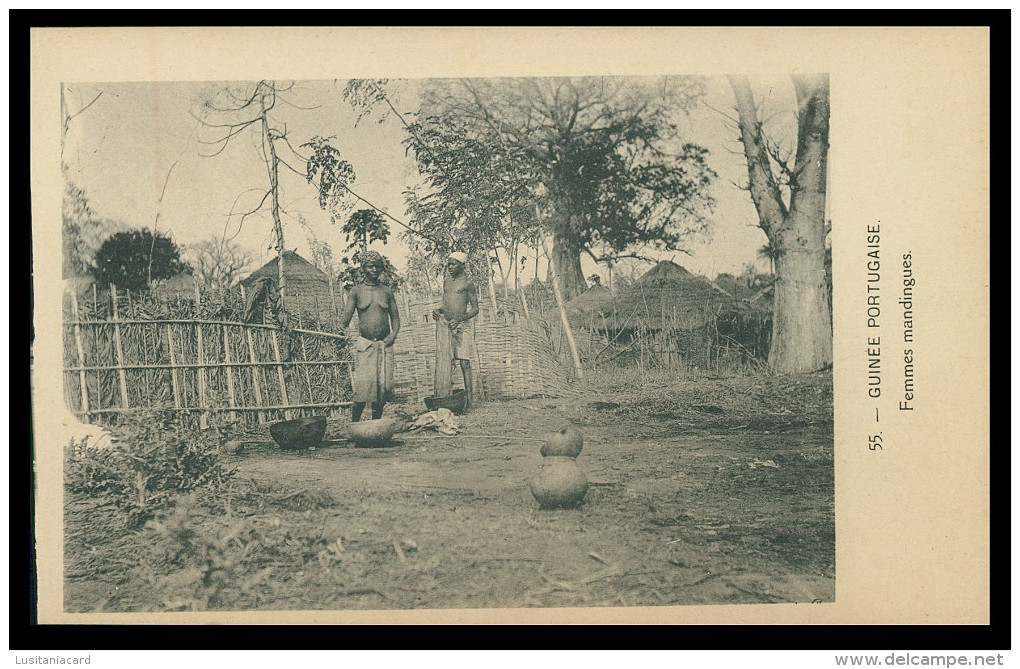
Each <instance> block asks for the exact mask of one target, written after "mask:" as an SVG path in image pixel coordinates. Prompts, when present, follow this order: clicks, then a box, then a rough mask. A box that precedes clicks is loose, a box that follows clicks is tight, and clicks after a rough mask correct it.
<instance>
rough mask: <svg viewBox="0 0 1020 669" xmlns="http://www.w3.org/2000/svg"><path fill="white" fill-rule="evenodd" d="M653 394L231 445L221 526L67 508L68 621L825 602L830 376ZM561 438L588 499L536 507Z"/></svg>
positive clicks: (610, 388) (213, 520) (641, 390)
mask: <svg viewBox="0 0 1020 669" xmlns="http://www.w3.org/2000/svg"><path fill="white" fill-rule="evenodd" d="M663 379H664V380H660V382H659V383H654V382H643V383H642V384H640V385H638V384H635V383H633V380H632V379H631V380H627V381H619V382H614V381H613V380H612V379H609V380H608V381H607V380H606V379H602V380H600V381H599V382H598V385H597V387H596V386H595V385H592V383H591V382H589V383H587V384H579V385H578V387H577V390H576V392H575V393H574V394H573V395H572V396H571V397H567V398H537V399H529V400H516V401H508V402H489V403H486V404H483V405H481V406H479V407H478V408H477V409H475V410H474V411H472V412H471V413H469V414H468V415H466V416H463V417H461V418H460V426H461V429H462V433H461V434H458V435H455V436H443V435H440V434H438V433H436V432H425V431H420V432H413V433H404V434H400V435H398V437H397V440H396V441H395V442H394V444H393V446H391V447H388V448H379V449H360V448H354V447H353V446H352V445H351V444H350V443H349V442H347V441H346V440H345V439H344V438H343V434H344V427H345V421H344V420H343V419H336V420H334V419H331V420H330V423H329V428H328V431H327V438H326V442H324V443H323V444H322V445H320V446H319V447H318V448H316V449H314V450H308V451H281V450H280V449H279V448H278V447H276V446H275V444H273V443H272V441H271V440H269V438H268V434H259V433H254V434H251V435H247V436H246V437H245V439H246V442H245V450H244V452H243V453H242V454H241V455H229V456H227V455H225V456H223V458H224V460H223V463H224V464H225V465H227V466H228V467H230V468H236V471H235V473H234V477H233V479H232V483H231V488H230V490H228V491H227V493H226V498H225V500H224V510H223V512H222V513H213V512H207V511H204V510H203V509H201V508H198V507H197V506H196V507H194V508H189V507H188V504H187V502H186V501H182V502H180V503H178V504H177V505H176V506H175V507H174V508H172V509H171V510H169V511H168V512H167V514H166V515H165V516H164V517H162V520H161V521H160V524H157V525H151V524H150V526H148V527H145V528H141V529H137V530H133V531H124V532H112V531H104V530H103V529H102V528H103V523H107V526H106V527H114V526H115V524H114V516H115V513H116V512H115V511H114V510H113V509H110V508H106V509H103V508H99V509H97V508H96V507H95V505H90V504H89V503H88V500H83V499H81V498H79V497H76V496H74V495H69V496H67V498H66V500H65V507H66V521H65V522H66V536H67V543H66V553H65V575H66V579H65V605H66V609H67V610H68V611H94V610H106V611H141V610H146V611H166V610H187V609H203V608H208V609H231V610H252V609H264V610H285V609H286V610H291V609H413V608H455V607H470V608H487V607H511V608H517V607H574V606H656V605H684V604H732V603H757V602H761V603H765V602H819V601H821V602H830V601H833V598H834V595H835V586H834V583H835V580H834V578H835V573H834V572H835V566H834V561H835V545H834V544H835V529H834V505H833V426H832V376H831V373H829V372H825V373H819V374H812V375H804V376H793V377H789V376H788V377H769V376H754V377H731V378H713V377H702V378H692V379H687V380H668V377H663ZM405 408H407V409H410V408H411V407H405ZM388 411H389V409H388ZM419 411H424V407H422V408H421V409H420V410H419ZM568 422H574V423H576V424H578V425H580V426H581V429H582V430H583V433H584V436H585V440H584V449H583V452H582V453H581V455H580V456H579V458H578V460H577V461H578V463H579V464H580V465H581V467H582V468H583V469H584V470H585V472H586V474H587V477H588V480H589V489H588V493H587V495H586V497H585V498H584V501H583V503H582V504H581V505H580V506H579V507H578V508H576V509H570V510H540V509H539V508H538V504H537V503H536V502H535V500H534V499H533V497H532V495H531V493H530V490H529V486H528V482H529V481H530V479H531V478H532V477H533V476H534V475H535V474H536V473H537V472H538V470H539V467H540V466H541V462H542V457H541V456H540V454H539V448H540V446H541V444H542V441H543V439H544V437H545V436H546V435H547V434H548V433H551V432H552V431H554V430H556V429H557V428H559V427H561V426H562V425H564V424H565V423H568ZM235 487H236V492H235ZM167 528H170V529H169V530H168V529H167ZM160 529H162V531H159V530H160ZM84 530H87V531H84Z"/></svg>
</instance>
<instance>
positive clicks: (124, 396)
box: [110, 283, 129, 409]
mask: <svg viewBox="0 0 1020 669" xmlns="http://www.w3.org/2000/svg"><path fill="white" fill-rule="evenodd" d="M110 297H111V299H112V300H113V341H114V344H115V345H116V348H117V367H119V369H118V370H117V371H118V375H119V377H120V400H121V404H122V405H123V407H124V408H125V409H127V408H129V405H128V391H127V372H125V371H124V346H123V345H122V344H121V339H120V311H118V309H117V286H115V285H114V284H112V283H111V284H110Z"/></svg>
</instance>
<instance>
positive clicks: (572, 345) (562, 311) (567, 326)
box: [542, 239, 584, 379]
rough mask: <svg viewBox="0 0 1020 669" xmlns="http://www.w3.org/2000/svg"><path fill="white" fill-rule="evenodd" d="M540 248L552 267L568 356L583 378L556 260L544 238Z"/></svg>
mask: <svg viewBox="0 0 1020 669" xmlns="http://www.w3.org/2000/svg"><path fill="white" fill-rule="evenodd" d="M542 250H544V251H545V255H546V257H547V258H548V259H549V267H550V268H551V269H552V272H551V274H552V285H553V296H554V297H555V298H556V306H557V307H559V310H560V321H561V322H562V324H563V333H564V334H565V335H566V337H567V346H569V347H570V357H571V358H573V360H574V375H575V376H576V377H577V378H579V379H583V378H584V368H583V367H581V357H580V356H579V355H578V354H577V344H576V343H574V333H573V331H571V329H570V320H569V319H568V318H567V309H566V307H565V306H564V304H563V294H562V293H561V292H560V280H559V277H558V275H557V273H556V261H555V260H554V259H553V257H552V254H551V253H549V249H548V248H547V247H546V243H545V240H544V239H543V240H542Z"/></svg>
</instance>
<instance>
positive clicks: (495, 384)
mask: <svg viewBox="0 0 1020 669" xmlns="http://www.w3.org/2000/svg"><path fill="white" fill-rule="evenodd" d="M399 299H400V301H399V304H398V306H399V307H400V309H401V330H400V335H399V336H398V337H397V341H396V344H395V350H394V358H395V360H394V367H395V369H394V382H395V385H396V395H397V396H398V397H400V398H405V399H415V400H417V401H420V400H421V399H423V398H425V397H429V396H431V395H432V394H433V382H434V378H435V362H436V360H435V357H436V323H435V321H433V320H432V310H433V309H435V308H437V307H438V306H439V303H440V299H439V298H438V297H433V298H422V297H418V298H414V299H408V298H407V297H406V296H401V297H400V298H399ZM497 307H498V309H497V311H495V312H494V311H493V310H492V306H491V302H489V301H483V302H481V303H480V304H479V314H478V316H477V317H476V318H474V319H472V320H471V321H469V327H470V328H471V330H472V334H473V335H474V339H475V348H476V351H477V354H478V360H477V361H475V363H474V364H473V365H472V371H473V373H474V376H475V380H476V381H477V383H476V384H475V385H476V387H477V388H478V389H479V390H480V391H481V394H482V396H483V397H484V398H486V399H501V398H524V397H533V396H556V395H562V394H563V393H564V392H565V391H566V389H567V387H568V386H567V384H568V379H569V378H570V371H569V367H565V366H564V365H563V363H562V362H561V360H560V359H559V356H558V354H557V353H556V351H555V350H554V347H553V345H552V343H551V342H550V340H549V337H548V332H547V330H546V329H545V328H544V327H543V325H542V322H541V319H537V318H534V317H533V318H531V319H529V318H525V317H524V315H523V314H522V313H521V312H520V311H519V309H518V308H517V307H516V306H515V305H514V304H512V303H511V302H507V301H505V300H500V301H498V302H497ZM454 364H455V365H456V363H454ZM453 379H454V385H455V387H461V386H462V385H463V384H462V382H461V379H462V375H461V372H460V370H459V369H457V368H455V369H454V373H453Z"/></svg>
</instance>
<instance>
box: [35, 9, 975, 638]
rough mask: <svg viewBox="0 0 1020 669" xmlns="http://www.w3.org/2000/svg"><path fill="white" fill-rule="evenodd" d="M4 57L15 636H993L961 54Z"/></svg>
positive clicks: (609, 31) (639, 41) (364, 39)
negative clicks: (15, 186) (284, 630)
mask: <svg viewBox="0 0 1020 669" xmlns="http://www.w3.org/2000/svg"><path fill="white" fill-rule="evenodd" d="M31 47H32V54H31V57H32V102H31V104H32V149H33V150H32V165H31V168H32V185H33V189H32V211H33V221H32V234H33V241H34V244H33V249H34V257H33V262H34V268H35V272H34V277H35V309H36V311H35V314H34V317H35V333H36V339H35V341H34V342H33V350H32V355H33V385H34V394H33V398H32V399H33V405H32V406H33V411H32V416H33V428H34V430H35V443H36V455H37V462H36V463H35V464H36V472H37V480H36V484H37V487H36V490H37V495H38V498H37V500H36V503H37V507H36V508H37V513H38V516H37V518H36V519H35V522H36V537H37V541H38V547H39V550H38V556H39V558H38V559H39V563H38V568H39V622H41V623H72V624H73V623H112V624H132V623H142V622H145V623H153V622H155V623H172V624H206V623H224V622H237V623H267V622H273V623H276V622H295V623H299V622H316V623H373V622H393V623H436V622H444V623H462V624H471V623H493V622H498V623H502V622H528V623H531V622H537V623H606V622H609V623H652V622H668V623H740V624H753V623H815V624H831V623H875V624H902V623H963V624H985V623H987V622H988V621H989V591H990V576H989V536H990V528H989V478H988V475H989V425H988V396H989V385H988V370H989V358H988V354H989V347H988V342H989V339H988V338H989V312H988V291H989V281H988V278H987V277H988V269H989V262H988V230H989V226H988V215H989V211H988V200H989V181H988V178H989V172H988V166H989V158H988V150H989V140H990V133H989V117H988V115H989V62H988V61H989V31H988V30H987V29H986V28H980V27H976V28H772V27H762V28H753V27H743V28H496V27H492V28H484V27H479V28H385V27H375V28H342V29H338V28H279V29H275V28H152V29H148V28H110V29H105V28H87V29H86V28H81V29H36V30H34V31H33V33H32V42H31Z"/></svg>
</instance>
